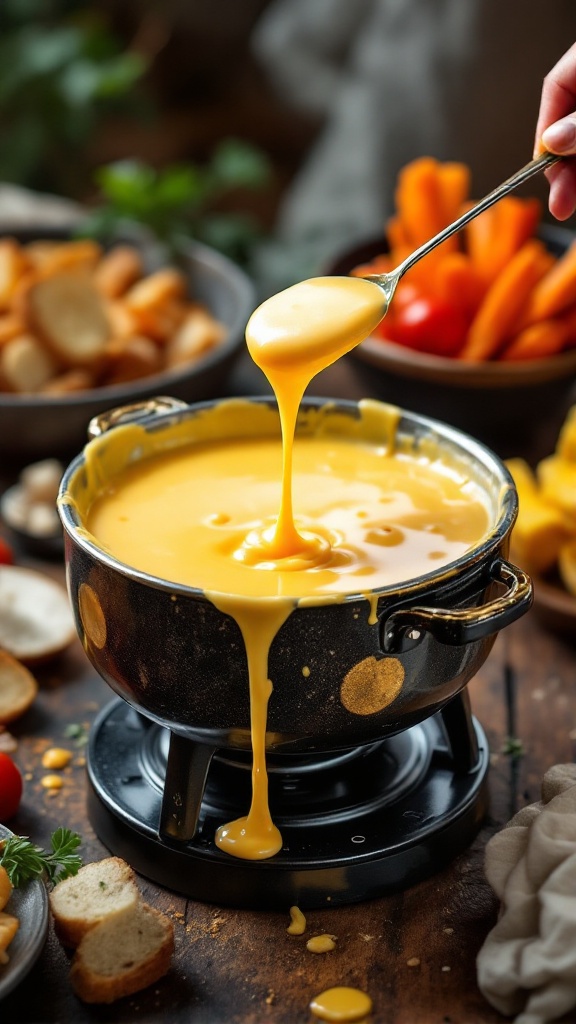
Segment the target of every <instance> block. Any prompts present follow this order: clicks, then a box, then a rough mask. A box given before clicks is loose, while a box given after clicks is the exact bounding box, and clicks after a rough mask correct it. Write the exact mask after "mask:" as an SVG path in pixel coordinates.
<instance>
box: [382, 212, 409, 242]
mask: <svg viewBox="0 0 576 1024" xmlns="http://www.w3.org/2000/svg"><path fill="white" fill-rule="evenodd" d="M386 238H387V239H388V245H389V246H390V249H399V248H405V247H407V246H409V245H410V239H409V238H408V236H407V234H406V225H405V224H404V222H403V221H402V218H401V217H400V216H399V215H398V214H396V215H395V216H393V217H389V218H388V221H387V222H386Z"/></svg>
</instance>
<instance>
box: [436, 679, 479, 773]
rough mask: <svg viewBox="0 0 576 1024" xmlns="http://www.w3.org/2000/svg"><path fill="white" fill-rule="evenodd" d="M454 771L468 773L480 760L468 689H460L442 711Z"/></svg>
mask: <svg viewBox="0 0 576 1024" xmlns="http://www.w3.org/2000/svg"><path fill="white" fill-rule="evenodd" d="M440 716H441V718H442V722H443V725H444V731H445V734H446V739H447V740H448V744H449V747H450V753H451V755H452V764H453V768H454V771H455V772H457V773H458V774H459V775H467V774H468V772H472V771H474V770H475V769H476V768H477V767H478V764H479V762H480V750H479V747H478V737H477V735H476V730H475V728H474V725H473V722H472V709H471V707H470V697H469V695H468V690H466V689H464V690H460V693H457V694H456V696H455V697H453V698H452V700H451V701H450V702H449V703H448V704H446V705H445V706H444V707H443V708H442V710H441V711H440Z"/></svg>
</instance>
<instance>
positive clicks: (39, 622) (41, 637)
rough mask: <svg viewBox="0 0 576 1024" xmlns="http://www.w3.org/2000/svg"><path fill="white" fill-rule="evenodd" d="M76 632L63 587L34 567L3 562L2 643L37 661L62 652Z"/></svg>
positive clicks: (17, 655) (22, 657)
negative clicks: (26, 567)
mask: <svg viewBox="0 0 576 1024" xmlns="http://www.w3.org/2000/svg"><path fill="white" fill-rule="evenodd" d="M75 636H76V628H75V625H74V617H73V615H72V609H71V607H70V602H69V600H68V595H67V593H66V591H65V590H64V587H62V586H61V585H60V584H59V583H57V582H56V580H53V579H52V578H51V577H50V576H46V575H45V574H44V573H41V572H36V570H34V569H24V568H23V567H22V566H19V565H0V647H3V648H4V649H5V650H6V651H8V653H9V654H11V655H12V656H13V657H14V658H17V659H18V660H19V661H23V662H24V663H25V664H26V665H35V664H38V663H39V662H43V661H47V660H48V659H49V658H52V657H54V656H55V655H56V654H60V652H61V651H63V650H65V648H66V647H68V645H69V644H71V643H72V641H73V640H74V638H75Z"/></svg>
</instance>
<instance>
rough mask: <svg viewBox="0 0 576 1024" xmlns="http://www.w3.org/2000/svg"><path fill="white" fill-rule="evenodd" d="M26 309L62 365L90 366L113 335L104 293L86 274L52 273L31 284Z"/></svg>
mask: <svg viewBox="0 0 576 1024" xmlns="http://www.w3.org/2000/svg"><path fill="white" fill-rule="evenodd" d="M26 313H27V317H28V322H29V323H30V324H32V325H33V328H34V331H35V333H36V334H37V335H38V337H39V338H41V339H42V341H44V343H45V345H46V347H47V349H49V351H50V352H51V353H52V355H53V356H54V357H55V358H56V359H57V360H58V361H59V362H60V363H61V364H62V366H91V365H93V364H94V363H95V362H97V361H98V360H99V359H100V357H101V356H102V354H103V352H104V348H105V346H106V342H107V340H108V338H109V336H110V325H109V323H108V318H107V316H106V308H105V303H104V299H103V297H102V296H101V295H100V293H99V291H98V290H97V288H96V287H95V285H94V284H93V283H92V281H90V280H89V278H88V277H87V276H84V275H83V274H79V273H75V272H68V273H67V272H65V271H63V272H62V273H59V274H53V275H52V276H51V277H48V278H46V279H45V280H40V281H39V282H38V283H37V284H34V285H32V287H31V288H30V289H29V291H28V293H27V305H26Z"/></svg>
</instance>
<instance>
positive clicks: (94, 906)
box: [50, 857, 140, 956]
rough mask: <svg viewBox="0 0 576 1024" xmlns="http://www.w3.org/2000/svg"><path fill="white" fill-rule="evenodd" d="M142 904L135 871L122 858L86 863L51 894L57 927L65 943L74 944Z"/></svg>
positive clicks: (51, 905) (55, 927)
mask: <svg viewBox="0 0 576 1024" xmlns="http://www.w3.org/2000/svg"><path fill="white" fill-rule="evenodd" d="M139 903H140V890H139V889H138V886H137V884H136V877H135V875H134V872H133V870H132V868H131V867H130V865H129V864H127V863H126V861H124V860H122V859H121V858H120V857H105V858H104V860H98V861H92V862H91V863H90V864H85V865H84V867H82V868H80V870H79V872H78V874H76V875H73V876H72V877H71V878H65V879H63V881H62V882H58V884H57V885H55V886H54V888H53V890H52V892H51V893H50V909H51V911H52V916H53V918H54V929H55V931H56V934H57V936H58V938H59V939H60V942H61V943H62V945H64V946H71V947H75V946H77V945H78V943H79V942H80V941H81V940H82V939H83V938H84V936H85V935H87V934H88V932H89V931H90V930H91V929H92V928H94V927H95V926H96V925H99V924H100V923H101V922H102V921H104V920H107V921H112V920H113V919H114V918H115V917H116V916H117V915H119V914H125V913H126V912H127V911H133V910H135V909H136V907H137V906H138V904H139ZM116 956H117V954H116Z"/></svg>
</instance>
